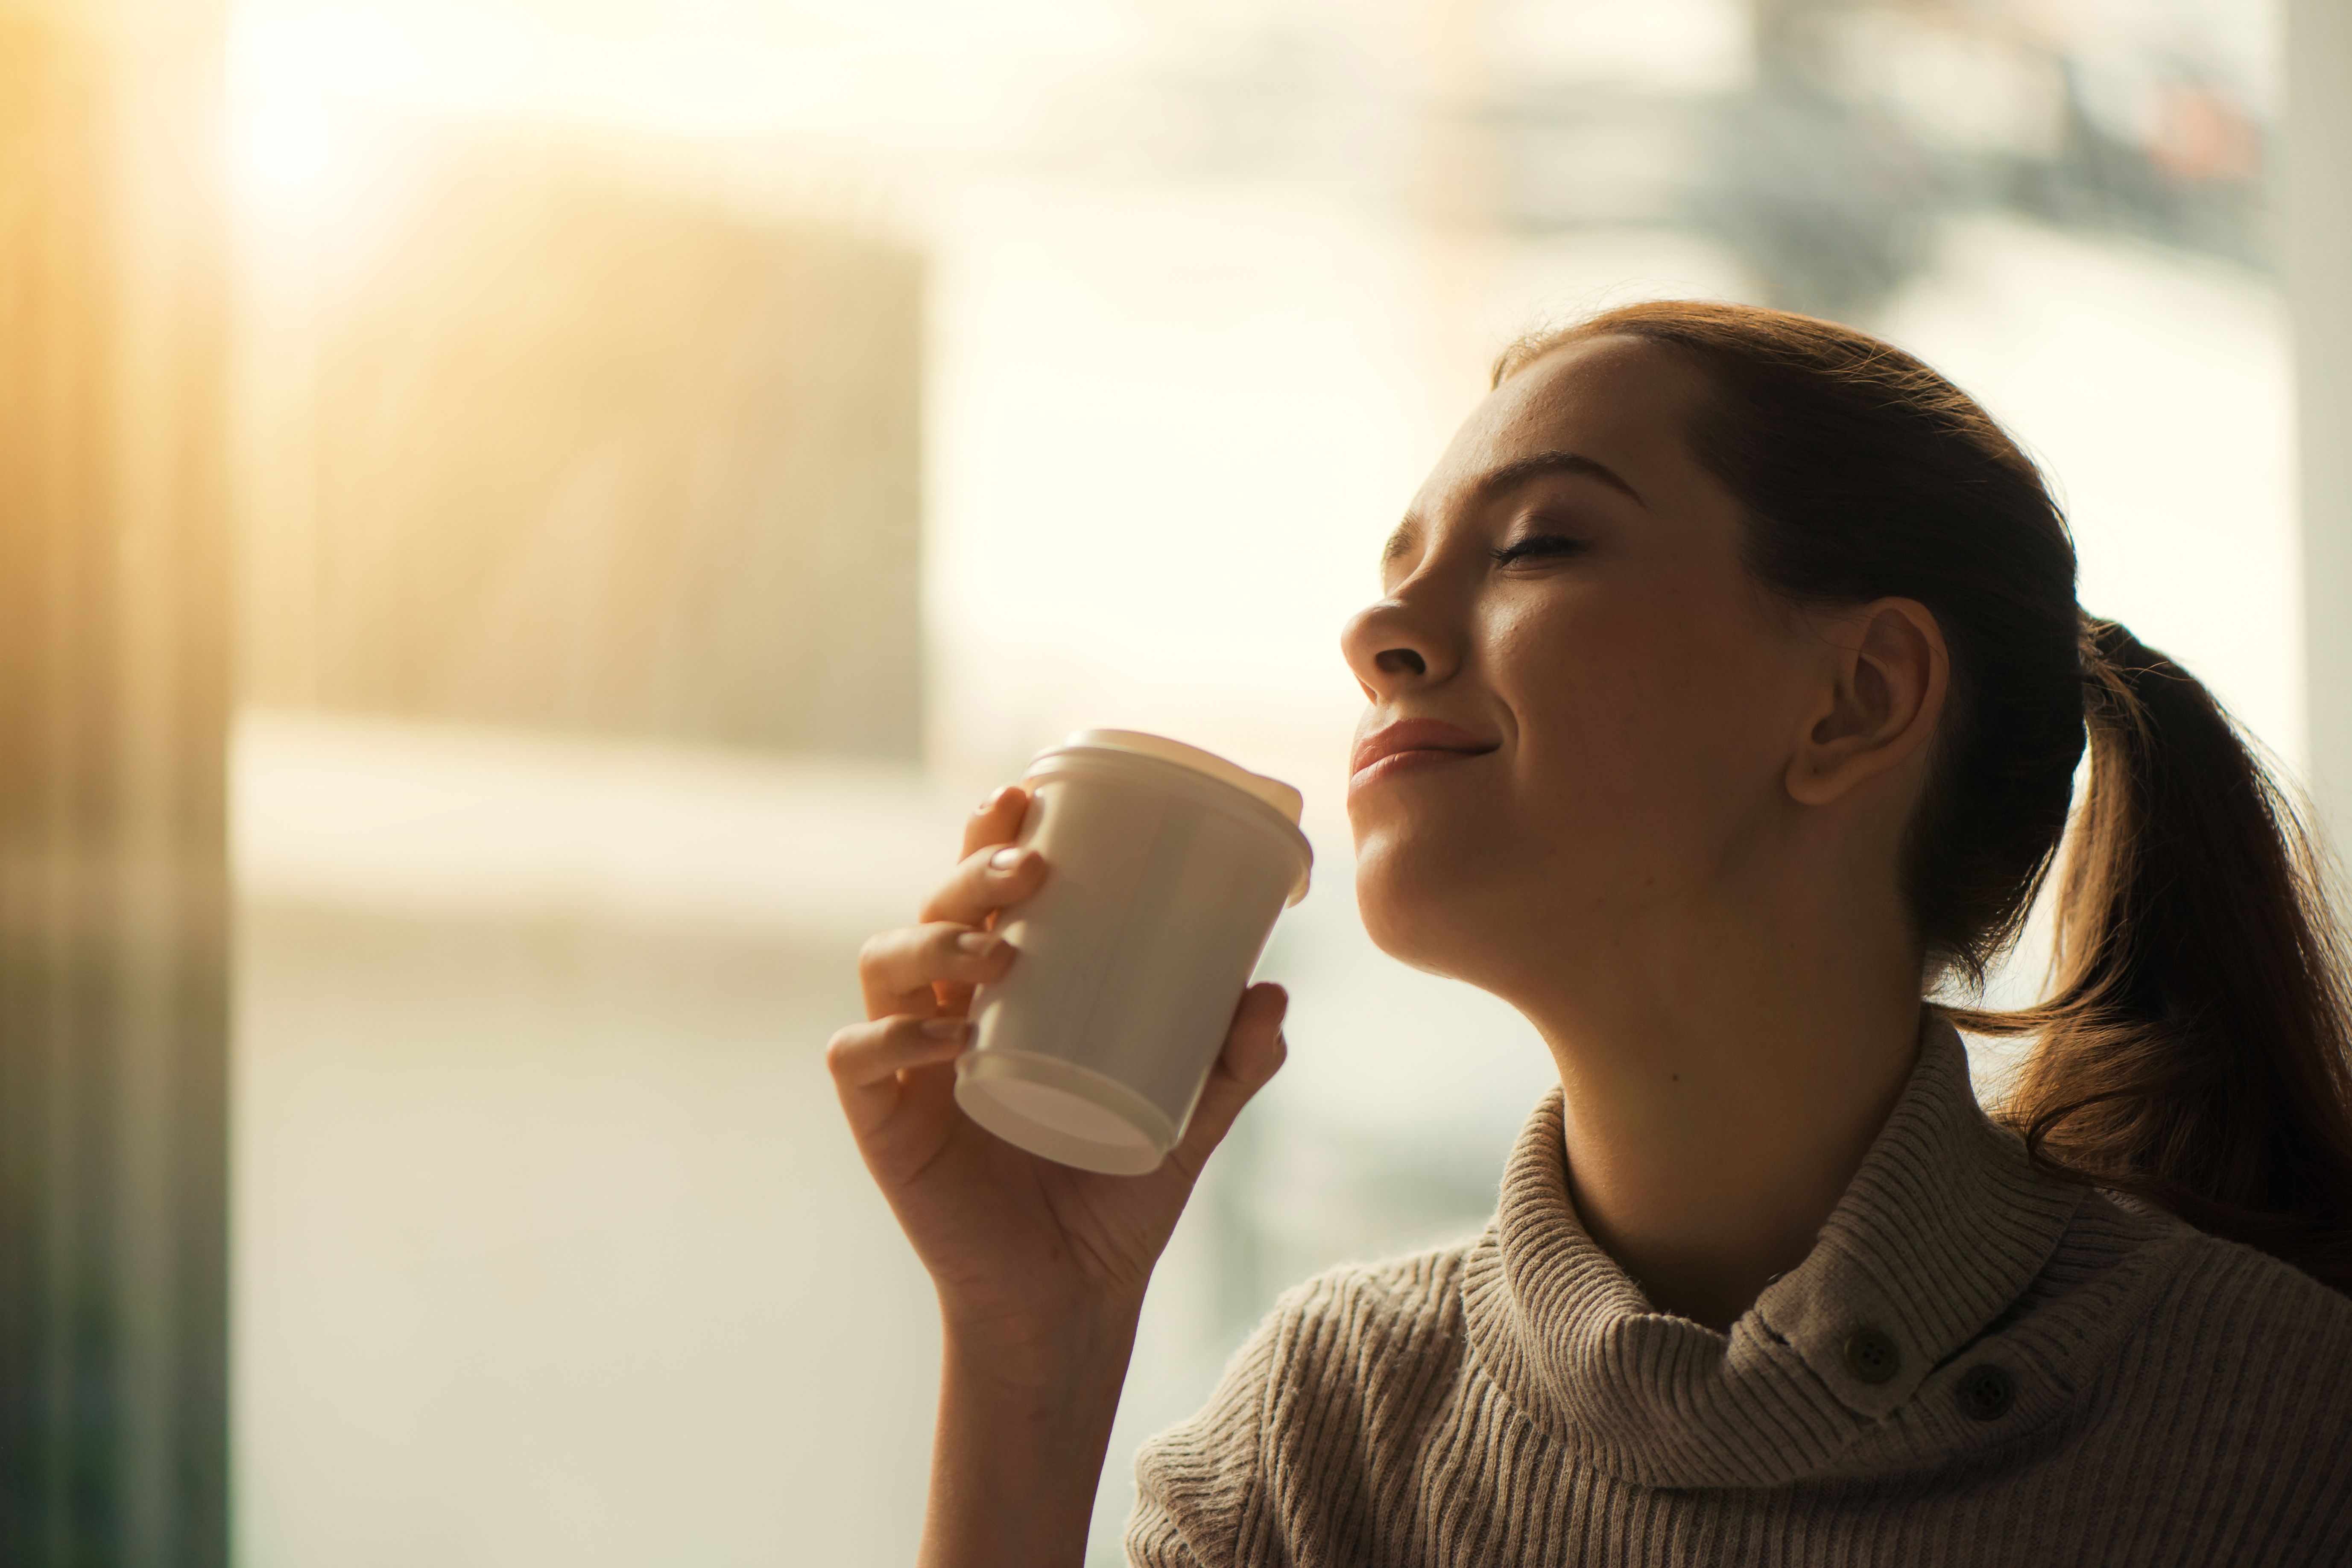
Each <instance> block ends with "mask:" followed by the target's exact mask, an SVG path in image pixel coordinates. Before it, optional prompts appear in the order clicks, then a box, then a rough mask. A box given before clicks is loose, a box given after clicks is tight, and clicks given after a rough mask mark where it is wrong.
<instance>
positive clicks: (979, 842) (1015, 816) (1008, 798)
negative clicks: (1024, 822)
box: [960, 784, 1029, 859]
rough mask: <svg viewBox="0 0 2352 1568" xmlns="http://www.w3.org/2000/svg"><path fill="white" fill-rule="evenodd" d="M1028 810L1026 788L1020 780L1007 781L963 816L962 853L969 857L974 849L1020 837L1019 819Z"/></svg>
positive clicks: (1004, 842)
mask: <svg viewBox="0 0 2352 1568" xmlns="http://www.w3.org/2000/svg"><path fill="white" fill-rule="evenodd" d="M1028 814H1029V792H1028V791H1027V790H1025V789H1023V788H1022V787H1021V786H1020V785H1019V784H1006V785H1004V786H1003V788H1002V789H999V790H998V791H997V792H996V793H995V794H993V795H990V796H989V797H988V798H987V799H986V800H983V801H982V802H981V803H980V809H979V810H978V811H975V812H973V813H972V814H971V816H967V817H965V818H964V822H963V848H962V849H961V851H960V853H961V855H962V857H963V858H966V859H969V858H971V854H972V852H973V851H974V850H977V849H985V848H988V847H990V846H991V845H995V844H1010V843H1012V842H1013V840H1014V839H1015V838H1018V837H1021V819H1022V818H1023V817H1024V816H1027V815H1028Z"/></svg>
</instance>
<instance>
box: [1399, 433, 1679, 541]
mask: <svg viewBox="0 0 2352 1568" xmlns="http://www.w3.org/2000/svg"><path fill="white" fill-rule="evenodd" d="M1547 474H1578V475H1581V476H1582V477H1583V478H1585V479H1597V480H1599V481H1600V482H1601V483H1602V484H1604V485H1607V486H1608V487H1609V488H1610V489H1613V490H1618V491H1620V492H1622V493H1623V494H1624V495H1626V496H1628V497H1630V498H1632V500H1633V504H1634V505H1636V506H1647V505H1648V504H1649V503H1648V502H1647V501H1644V500H1643V499H1642V493H1641V492H1640V491H1639V490H1637V489H1634V488H1633V486H1632V485H1629V484H1627V483H1626V482H1625V480H1624V478H1623V476H1622V475H1621V474H1619V473H1618V472H1617V470H1616V469H1614V468H1611V467H1610V466H1609V465H1608V464H1606V463H1603V462H1601V460H1600V459H1598V458H1588V457H1586V456H1585V455H1584V454H1583V453H1581V452H1538V453H1537V454H1535V456H1533V457H1531V458H1519V459H1518V460H1517V461H1516V462H1510V463H1505V464H1504V465H1503V466H1502V467H1501V468H1494V469H1490V470H1488V471H1487V472H1486V473H1484V474H1482V475H1480V476H1479V477H1478V479H1477V481H1476V483H1475V484H1473V485H1472V486H1471V487H1470V496H1471V503H1472V504H1473V505H1477V506H1483V505H1485V504H1486V503H1488V502H1490V501H1492V500H1495V499H1496V497H1497V496H1500V495H1503V494H1504V493H1506V492H1507V491H1509V490H1513V489H1517V488H1518V487H1519V486H1521V485H1523V484H1526V483H1527V482H1528V480H1529V479H1540V478H1542V477H1543V476H1545V475H1547ZM1420 532H1421V518H1420V517H1419V515H1418V514H1416V513H1413V512H1407V513H1405V517H1404V521H1402V522H1400V523H1398V524H1397V526H1396V531H1395V532H1393V533H1391V534H1390V535H1389V538H1388V543H1387V544H1386V545H1385V546H1383V547H1382V549H1381V560H1382V561H1393V560H1395V559H1396V558H1397V557H1398V556H1400V555H1402V554H1403V553H1404V552H1406V551H1407V550H1410V549H1412V543H1413V541H1414V540H1415V539H1416V538H1418V537H1419V536H1420Z"/></svg>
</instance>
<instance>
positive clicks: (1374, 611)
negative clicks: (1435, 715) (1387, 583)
mask: <svg viewBox="0 0 2352 1568" xmlns="http://www.w3.org/2000/svg"><path fill="white" fill-rule="evenodd" d="M1339 651H1340V652H1341V653H1342V654H1344V655H1346V656H1347V660H1348V668H1349V669H1350V670H1351V671H1353V672H1354V674H1355V677H1356V684H1357V685H1359V686H1360V687H1362V688H1363V689H1364V696H1365V697H1366V698H1367V699H1368V700H1370V701H1373V702H1385V701H1387V700H1390V699H1391V698H1393V697H1396V696H1398V695H1400V694H1402V693H1403V692H1406V691H1411V690H1414V689H1419V688H1423V687H1429V686H1434V685H1436V684H1437V683H1438V682H1440V681H1442V680H1444V679H1445V678H1446V677H1447V676H1449V675H1451V674H1453V673H1454V664H1455V662H1456V658H1455V655H1454V650H1453V648H1452V647H1451V646H1450V645H1449V644H1448V642H1447V640H1446V639H1445V638H1444V637H1443V636H1441V635H1440V634H1439V632H1438V630H1437V628H1436V627H1434V626H1432V625H1430V624H1429V621H1428V618H1427V616H1425V615H1424V614H1423V613H1422V612H1421V611H1420V610H1419V609H1418V608H1416V606H1414V605H1411V604H1409V603H1407V602H1406V601H1405V600H1403V599H1402V598H1388V599H1382V600H1381V601H1380V603H1378V604H1376V605H1367V606H1365V607H1364V608H1363V609H1361V610H1359V611H1357V612H1356V614H1355V615H1354V616H1350V617H1349V621H1348V625H1347V626H1346V628H1345V629H1344V630H1342V631H1341V632H1340V634H1339Z"/></svg>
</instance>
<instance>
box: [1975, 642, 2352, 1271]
mask: <svg viewBox="0 0 2352 1568" xmlns="http://www.w3.org/2000/svg"><path fill="white" fill-rule="evenodd" d="M2082 657H2083V668H2084V722H2085V724H2086V725H2087V727H2088V729H2089V731H2090V748H2091V769H2090V778H2089V782H2088V785H2087V787H2086V789H2085V792H2084V797H2083V800H2082V803H2081V805H2079V806H2078V807H2077V808H2076V811H2075V814H2074V822H2073V826H2072V827H2071V829H2070V831H2069V833H2068V836H2067V839H2066V844H2065V850H2064V853H2065V858H2064V863H2063V871H2062V873H2061V881H2060V884H2059V899H2058V906H2057V917H2058V918H2057V929H2058V942H2057V953H2056V965H2055V974H2054V976H2053V978H2054V981H2055V984H2054V987H2053V992H2052V994H2051V995H2050V997H2049V999H2048V1000H2047V1001H2045V1002H2043V1003H2042V1004H2041V1005H2038V1006H2033V1007H2029V1008H2026V1009H2024V1010H2022V1011H2021V1012H2015V1013H2009V1014H1962V1015H1958V1021H1959V1022H1960V1023H1961V1024H1962V1026H1965V1027H1971V1028H1975V1029H1978V1030H1980V1031H1985V1032H1991V1033H2000V1034H2026V1033H2032V1034H2038V1035H2039V1036H2040V1037H2041V1041H2040V1044H2039V1046H2038V1047H2037V1048H2036V1049H2035V1050H2034V1052H2033V1053H2032V1056H2031V1057H2030V1058H2028V1060H2027V1062H2026V1065H2025V1067H2024V1068H2023V1070H2022V1071H2021V1074H2020V1076H2019V1078H2018V1079H2017V1081H2016V1083H2015V1085H2014V1086H2013V1088H2012V1090H2011V1096H2010V1100H2009V1103H2008V1105H2007V1106H2006V1107H2005V1109H2004V1111H2003V1116H2004V1119H2005V1120H2007V1121H2010V1122H2011V1124H2012V1125H2013V1126H2015V1127H2016V1128H2017V1130H2018V1131H2021V1133H2023V1134H2024V1136H2025V1139H2026V1142H2027V1145H2028V1147H2029V1148H2030V1149H2032V1152H2033V1153H2034V1156H2035V1158H2036V1159H2037V1160H2038V1161H2039V1162H2041V1163H2042V1164H2043V1165H2044V1166H2045V1167H2046V1168H2051V1169H2055V1170H2059V1171H2062V1172H2064V1173H2069V1174H2072V1175H2074V1176H2076V1177H2078V1178H2080V1179H2082V1180H2084V1181H2087V1182H2091V1183H2095V1184H2097V1185H2100V1186H2104V1187H2109V1188H2113V1189H2116V1190H2117V1191H2121V1192H2125V1193H2129V1194H2134V1195H2137V1196H2139V1197H2143V1198H2146V1199H2147V1200H2149V1201H2151V1202H2154V1203H2156V1204H2158V1205H2161V1206H2163V1207H2164V1208H2167V1209H2168V1210H2170V1211H2171V1212H2173V1213H2174V1214H2176V1215H2179V1217H2181V1218H2182V1219H2184V1220H2187V1221H2188V1222H2189V1224H2191V1225H2194V1226H2197V1227H2198V1228H2200V1229H2201V1230H2205V1231H2209V1232H2211V1233H2212V1234H2214V1235H2218V1236H2222V1237H2229V1238H2230V1239H2231V1240H2234V1241H2242V1242H2244V1243H2246V1244H2247V1245H2249V1246H2252V1247H2259V1248H2261V1249H2262V1250H2263V1251H2264V1252H2267V1253H2270V1254H2272V1255H2273V1256H2274V1257H2277V1258H2282V1259H2284V1260H2285V1261H2286V1262H2288V1263H2291V1264H2294V1266H2295V1267H2296V1268H2301V1269H2303V1270H2304V1271H2305V1272H2306V1273H2308V1274H2310V1275H2312V1276H2314V1277H2315V1278H2316V1279H2320V1280H2321V1281H2323V1282H2324V1283H2326V1284H2328V1285H2330V1286H2332V1287H2334V1288H2335V1289H2338V1290H2341V1291H2344V1292H2346V1293H2347V1294H2352V1072H2347V1061H2346V1041H2347V995H2346V980H2345V975H2346V967H2345V959H2346V952H2345V945H2344V938H2343V934H2342V932H2341V931H2340V929H2339V928H2338V926H2337V925H2336V921H2335V920H2334V918H2333V916H2332V914H2331V911H2330V910H2329V909H2328V907H2327V903H2326V896H2325V892H2324V890H2323V889H2324V886H2325V877H2324V870H2325V868H2324V866H2323V864H2322V861H2321V858H2320V856H2319V853H2318V852H2317V850H2316V849H2315V846H2314V842H2313V838H2312V836H2311V835H2310V833H2309V832H2308V831H2307V829H2306V828H2305V825H2304V824H2303V822H2302V821H2301V820H2300V819H2299V817H2298V815H2297V812H2296V810H2295V807H2294V803H2293V802H2292V801H2290V800H2289V799H2288V798H2287V797H2286V796H2285V795H2284V794H2283V793H2282V792H2281V791H2280V789H2279V788H2278V786H2277V785H2276V784H2274V783H2273V781H2272V780H2271V778H2270V777H2269V775H2268V774H2267V773H2265V772H2264V770H2263V767H2262V765H2261V764H2260V763H2258V762H2257V761H2256V760H2255V759H2254V757H2253V756H2252V754H2251V753H2250V752H2248V750H2247V747H2246V745H2245V743H2244V742H2242V740H2241V739H2240V738H2239V735H2238V732H2237V731H2236V729H2235V728H2234V727H2233V726H2232V724H2231V721H2230V718H2229V716H2228V714H2227V713H2226V712H2224V711H2223V710H2222V709H2221V706H2220V705H2219V704H2218V703H2216V702H2215V701H2214V700H2213V698H2212V696H2211V695H2210V693H2209V692H2207V690H2206V689H2205V688H2204V687H2203V686H2201V685H2200V684H2199V683H2198V682H2197V681H2196V679H2193V678H2192V677H2191V676H2189V673H2188V672H2187V671H2185V670H2183V669H2182V668H2180V667H2179V665H2177V664H2175V663H2173V662H2172V661H2171V660H2170V659H2168V658H2165V657H2164V656H2163V655H2162V654H2160V653H2158V652H2156V651H2155V650H2154V649H2151V648H2149V647H2145V646H2144V645H2142V644H2141V643H2140V642H2139V641H2138V640H2137V638H2135V637H2133V636H2132V635H2131V633H2129V632H2128V631H2126V630H2125V629H2124V628H2123V627H2122V626H2118V625H2116V623H2115V622H2112V621H2098V620H2092V619H2089V618H2087V617H2085V618H2084V622H2083V641H2082Z"/></svg>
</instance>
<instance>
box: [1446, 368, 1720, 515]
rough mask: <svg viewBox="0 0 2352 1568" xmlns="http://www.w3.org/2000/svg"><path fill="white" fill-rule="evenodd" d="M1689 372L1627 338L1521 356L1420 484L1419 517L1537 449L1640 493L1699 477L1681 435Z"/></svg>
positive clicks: (1663, 491)
mask: <svg viewBox="0 0 2352 1568" xmlns="http://www.w3.org/2000/svg"><path fill="white" fill-rule="evenodd" d="M1706 390H1707V389H1706V378H1705V376H1704V375H1703V374H1701V373H1700V372H1699V370H1698V368H1697V367H1696V365H1694V364H1692V363H1689V362H1688V361H1686V360H1685V359H1683V358H1682V357H1681V356H1679V355H1677V354H1675V353H1672V352H1671V351H1668V350H1665V349H1661V348H1658V347H1656V346H1655V345H1654V344H1650V343H1645V342H1639V341H1637V340H1635V339H1632V338H1615V337H1601V338H1587V339H1583V340H1580V341H1578V342H1569V343H1565V344H1562V345H1561V346H1560V347H1559V348H1556V349H1552V350H1550V351H1549V352H1548V353H1544V354H1542V355H1540V356H1538V358H1536V359H1534V360H1532V361H1530V362H1528V363H1527V364H1525V365H1523V366H1521V367H1520V368H1519V369H1518V370H1517V371H1516V372H1515V373H1513V374H1512V375H1511V377H1510V378H1509V379H1508V380H1507V381H1505V382H1504V383H1503V384H1502V385H1500V386H1498V387H1496V388H1495V389H1494V391H1492V392H1490V393H1488V394H1487V395H1486V397H1485V399H1484V400H1482V401H1481V402H1480V403H1479V405H1478V406H1477V407H1476V408H1475V409H1473V410H1472V411H1471V414H1470V417H1469V418H1468V419H1466V420H1465V421H1464V422H1463V425H1462V428H1461V429H1460V430H1458V431H1456V432H1455V434H1454V440H1453V442H1452V443H1451V444H1450V445H1449V446H1448V447H1446V449H1445V455H1444V457H1443V458H1439V459H1438V464H1437V467H1436V468H1435V469H1434V470H1433V471H1432V472H1431V474H1430V476H1429V479H1428V481H1427V482H1426V483H1425V484H1423V486H1422V489H1421V494H1420V496H1419V497H1418V498H1417V500H1416V502H1415V507H1414V510H1416V511H1417V512H1423V513H1427V512H1430V511H1434V510H1443V509H1444V507H1445V503H1446V501H1447V500H1448V499H1449V498H1451V497H1453V496H1455V495H1458V494H1460V493H1461V492H1463V491H1465V490H1466V489H1468V488H1469V487H1471V486H1473V485H1475V483H1476V482H1477V480H1478V478H1479V476H1481V475H1482V474H1486V473H1490V472H1492V471H1493V470H1495V469H1496V468H1501V467H1503V466H1504V465H1506V464H1508V463H1513V462H1517V461H1518V460H1520V459H1522V458H1528V457H1532V456H1535V455H1536V454H1538V453H1543V452H1563V451H1566V452H1576V453H1580V454H1581V455H1582V456H1585V457H1588V458H1593V459H1594V460H1596V461H1598V462H1601V463H1602V464H1604V465H1606V466H1607V467H1608V468H1612V469H1613V470H1614V471H1615V472H1617V473H1618V474H1620V475H1622V477H1623V478H1624V479H1626V481H1627V482H1628V483H1630V484H1631V485H1632V486H1633V488H1634V489H1636V490H1638V491H1640V492H1641V494H1642V495H1643V497H1644V498H1645V499H1647V498H1652V497H1654V496H1655V497H1658V498H1661V499H1663V498H1664V497H1665V496H1668V495H1670V494H1672V493H1673V492H1675V490H1677V489H1680V488H1682V486H1683V485H1684V484H1685V483H1687V482H1692V481H1696V480H1700V479H1702V478H1703V476H1700V475H1699V474H1698V473H1697V471H1696V469H1697V464H1696V458H1693V457H1692V455H1691V452H1690V447H1689V442H1688V440H1687V437H1686V436H1685V431H1686V429H1687V428H1688V425H1689V420H1690V416H1692V414H1693V413H1694V412H1696V409H1697V408H1698V407H1699V405H1701V403H1702V402H1703V401H1704V399H1705V397H1706Z"/></svg>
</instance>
